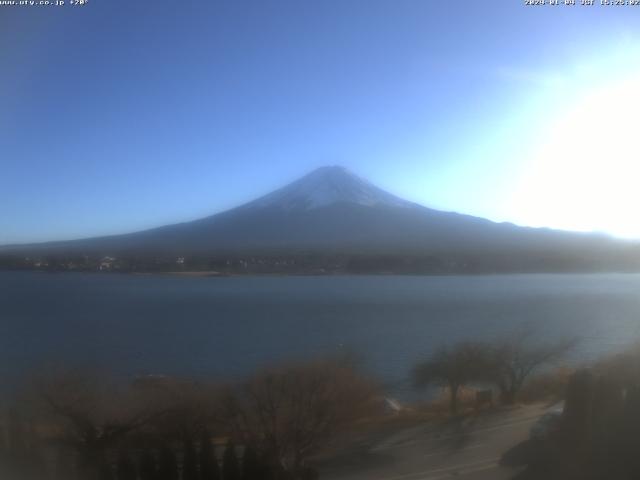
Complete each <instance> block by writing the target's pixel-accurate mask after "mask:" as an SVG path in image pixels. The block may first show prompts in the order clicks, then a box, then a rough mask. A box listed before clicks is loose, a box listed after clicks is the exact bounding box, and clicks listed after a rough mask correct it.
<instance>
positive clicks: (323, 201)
mask: <svg viewBox="0 0 640 480" xmlns="http://www.w3.org/2000/svg"><path fill="white" fill-rule="evenodd" d="M336 203H347V204H356V205H362V206H368V207H372V206H380V205H384V206H394V207H410V206H413V205H414V204H412V203H411V202H407V201H406V200H403V199H401V198H399V197H396V196H395V195H392V194H390V193H388V192H385V191H384V190H382V189H380V188H378V187H376V186H375V185H373V184H372V183H370V182H368V181H366V180H364V179H363V178H360V177H358V176H357V175H355V174H354V173H352V172H350V171H349V170H347V169H346V168H344V167H341V166H326V167H320V168H318V169H316V170H314V171H312V172H311V173H309V174H307V175H305V176H304V177H302V178H300V179H299V180H296V181H294V182H293V183H290V184H289V185H287V186H285V187H283V188H280V189H279V190H276V191H274V192H272V193H269V194H268V195H265V196H263V197H260V198H258V199H257V200H254V201H252V202H250V203H248V204H246V205H245V207H248V208H276V209H281V210H312V209H315V208H320V207H325V206H328V205H333V204H336Z"/></svg>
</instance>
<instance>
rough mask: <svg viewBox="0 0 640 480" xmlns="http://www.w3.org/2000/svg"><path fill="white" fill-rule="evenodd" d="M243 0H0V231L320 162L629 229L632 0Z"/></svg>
mask: <svg viewBox="0 0 640 480" xmlns="http://www.w3.org/2000/svg"><path fill="white" fill-rule="evenodd" d="M241 3H242V2H241ZM249 3H250V4H251V8H247V4H246V2H245V3H243V4H242V5H238V4H235V2H226V1H216V2H211V3H207V4H205V3H201V2H184V3H181V4H180V5H181V6H180V8H177V7H176V4H175V2H165V1H159V2H154V4H153V8H150V7H149V5H148V4H147V5H143V4H141V3H140V4H139V3H131V2H125V1H123V0H113V1H109V2H106V1H104V0H92V1H91V2H90V3H89V4H88V5H86V6H84V7H81V8H69V9H67V8H53V9H45V8H13V9H10V8H5V9H3V10H2V17H1V18H0V22H1V24H2V27H3V28H2V29H0V45H1V46H0V52H1V53H2V55H1V56H0V67H1V68H2V72H3V85H4V88H3V89H1V90H0V102H1V104H2V105H3V109H2V110H1V111H0V127H1V128H0V145H2V146H3V154H2V160H0V165H1V174H0V245H2V244H10V243H26V242H39V241H48V240H66V239H73V238H80V237H91V236H99V235H107V234H117V233H124V232H131V231H137V230H143V229H146V228H151V227H155V226H160V225H165V224H171V223H176V222H182V221H187V220H192V219H196V218H199V217H203V216H207V215H211V214H214V213H217V212H220V211H223V210H226V209H229V208H232V207H235V206H237V205H240V204H242V203H245V202H247V201H250V200H252V199H254V198H256V197H258V196H260V195H263V194H266V193H268V192H270V191H272V190H274V189H276V188H278V187H281V186H283V185H284V184H286V183H288V182H290V181H293V180H295V179H296V178H298V177H300V176H303V175H304V174H306V173H308V172H309V171H311V170H313V169H314V168H317V167H319V166H322V165H326V164H340V165H343V166H345V167H347V168H348V169H350V170H351V171H353V172H355V173H356V174H357V175H359V176H361V177H363V178H365V179H367V180H369V181H371V182H372V183H374V184H375V185H377V186H379V187H381V188H383V189H385V190H387V191H389V192H391V193H393V194H395V195H397V196H399V197H402V198H406V199H407V200H410V201H413V202H416V203H419V204H422V205H425V206H428V207H432V208H435V209H440V210H446V211H457V212H460V213H466V214H470V215H474V216H478V217H483V218H488V219H490V220H494V221H509V222H513V223H516V224H518V225H527V226H546V227H551V228H557V229H564V230H579V231H592V230H594V231H603V232H607V233H609V234H612V235H616V236H622V237H633V238H640V222H635V223H634V220H633V218H635V216H636V215H635V212H634V209H635V205H636V204H637V203H638V202H639V201H640V193H638V189H637V188H636V185H635V183H636V180H635V179H636V178H637V173H639V172H638V171H637V167H636V165H635V163H636V162H635V146H634V141H635V140H634V138H635V134H636V132H635V121H634V119H635V112H637V111H638V110H640V93H639V92H638V91H637V88H636V87H637V84H638V81H639V80H640V55H638V53H640V47H639V45H640V42H638V35H637V34H636V33H635V30H637V28H636V27H637V20H638V15H639V12H638V11H637V10H636V9H634V8H607V7H601V6H594V7H580V6H576V7H565V6H558V7H554V8H550V7H545V8H535V7H533V8H532V7H525V6H523V5H521V4H520V3H519V2H512V1H508V0H504V1H496V2H491V3H484V2H482V3H478V2H472V1H466V2H456V4H455V5H454V4H447V3H444V2H434V3H431V4H427V3H425V2H420V1H417V0H416V1H408V2H403V3H402V4H398V3H397V2H394V3H391V2H388V1H379V0H376V1H366V2H365V1H353V2H349V3H348V4H345V3H344V2H338V1H328V2H322V3H304V4H303V2H294V1H288V0H287V1H285V0H280V1H276V2H273V3H270V4H268V5H267V4H264V3H261V2H249ZM451 22H455V23H456V27H457V28H455V29H451V28H450V25H451ZM462 31H464V32H465V33H463V34H461V33H460V32H462Z"/></svg>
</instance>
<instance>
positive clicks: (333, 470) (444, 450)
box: [321, 405, 548, 480]
mask: <svg viewBox="0 0 640 480" xmlns="http://www.w3.org/2000/svg"><path fill="white" fill-rule="evenodd" d="M547 410H548V406H542V405H536V406H526V407H517V408H513V409H509V410H502V411H497V412H492V413H485V414H481V415H477V416H473V417H470V418H466V419H464V420H461V421H450V422H448V423H447V424H445V425H441V426H439V427H435V426H433V425H422V426H416V427H411V428H404V429H401V430H397V431H395V432H391V433H389V434H387V435H384V436H382V437H377V438H369V439H363V440H361V441H360V442H359V443H358V444H356V445H352V446H351V447H350V448H348V449H345V450H344V451H343V454H342V455H340V456H336V457H334V458H332V459H330V460H327V461H326V462H323V465H322V466H321V478H323V479H329V480H445V479H448V478H454V477H455V478H464V479H465V480H489V479H491V480H496V479H497V480H499V479H508V478H511V477H512V476H513V475H514V474H515V473H516V471H515V470H513V469H511V468H508V467H502V466H500V465H499V464H498V462H499V461H500V457H501V455H502V454H503V453H504V452H505V451H507V450H508V449H509V448H511V447H513V446H515V445H516V444H518V443H520V442H521V441H523V440H525V439H527V437H528V435H529V429H530V427H531V425H532V424H533V423H534V422H535V420H536V419H538V418H539V417H540V416H541V415H542V414H544V413H545V412H546V411H547Z"/></svg>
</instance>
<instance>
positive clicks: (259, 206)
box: [3, 167, 632, 268]
mask: <svg viewBox="0 0 640 480" xmlns="http://www.w3.org/2000/svg"><path fill="white" fill-rule="evenodd" d="M631 247H632V245H631V244H629V243H627V242H621V241H616V240H612V239H609V238H608V237H604V236H601V235H587V234H579V233H572V232H561V231H554V230H549V229H533V228H523V227H517V226H514V225H511V224H498V223H494V222H491V221H488V220H485V219H481V218H476V217H471V216H468V215H460V214H457V213H448V212H441V211H437V210H433V209H429V208H426V207H423V206H420V205H417V204H415V203H412V202H408V201H406V200H403V199H401V198H398V197H396V196H394V195H392V194H390V193H388V192H385V191H384V190H382V189H380V188H378V187H376V186H375V185H372V184H371V183H369V182H367V181H366V180H363V179H361V178H359V177H358V176H356V175H354V174H352V173H351V172H349V171H347V170H346V169H344V168H341V167H322V168H320V169H318V170H315V171H314V172H311V173H310V174H308V175H306V176H305V177H303V178H301V179H299V180H297V181H295V182H293V183H291V184H289V185H287V186H285V187H283V188H281V189H279V190H276V191H275V192H273V193H270V194H268V195H265V196H263V197H260V198H258V199H256V200H254V201H251V202H249V203H247V204H245V205H242V206H240V207H237V208H234V209H232V210H229V211H226V212H223V213H219V214H216V215H213V216H210V217H206V218H203V219H201V220H196V221H193V222H188V223H182V224H176V225H170V226H166V227H161V228H156V229H152V230H147V231H142V232H137V233H132V234H127V235H117V236H111V237H100V238H93V239H87V240H76V241H69V242H52V243H45V244H39V245H29V246H25V245H23V246H13V247H5V248H4V249H3V251H4V252H5V253H6V252H13V253H17V252H36V253H41V254H42V253H47V254H56V253H57V254H80V253H81V254H86V255H114V256H121V255H147V256H149V255H158V256H160V255H164V256H170V255H180V256H188V255H211V256H212V255H229V254H233V255H240V254H242V255H246V254H252V255H261V254H274V253H275V254H279V255H286V254H292V253H299V252H314V253H323V254H327V253H331V254H335V253H341V254H377V255H380V254H384V255H444V256H446V257H447V258H455V259H457V260H456V261H458V262H460V261H465V262H467V261H468V260H469V259H476V258H477V259H484V260H482V261H486V259H487V258H500V259H501V261H503V260H504V259H505V258H511V260H510V261H512V262H516V260H517V259H521V258H525V257H526V258H534V260H535V258H538V259H541V258H542V257H544V258H545V259H546V260H545V261H546V262H547V263H549V262H550V261H556V262H560V263H561V260H563V259H568V258H570V259H572V262H573V261H574V260H575V259H576V258H577V259H578V260H580V259H582V260H584V261H586V264H589V265H592V264H594V263H595V264H598V265H614V264H615V265H616V266H615V268H620V266H621V265H622V266H624V265H625V262H626V261H627V260H626V258H627V250H628V249H629V248H631ZM622 250H624V255H623V257H621V251H622ZM553 259H555V260H553ZM582 260H580V261H582ZM540 261H542V260H540ZM516 263H518V262H516ZM519 263H522V262H519ZM534 263H535V262H534Z"/></svg>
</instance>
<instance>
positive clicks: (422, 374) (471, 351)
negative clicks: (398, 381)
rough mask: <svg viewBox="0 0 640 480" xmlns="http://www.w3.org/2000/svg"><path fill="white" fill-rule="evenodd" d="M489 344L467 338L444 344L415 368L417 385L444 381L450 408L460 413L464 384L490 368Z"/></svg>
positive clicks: (414, 376)
mask: <svg viewBox="0 0 640 480" xmlns="http://www.w3.org/2000/svg"><path fill="white" fill-rule="evenodd" d="M486 352H487V350H486V347H485V346H484V345H483V344H480V343H473V342H465V343H459V344H456V345H454V346H452V347H442V348H440V349H439V350H437V351H436V352H435V353H434V354H433V355H431V357H430V358H429V359H428V360H426V361H424V362H422V363H419V364H417V365H416V366H415V367H414V369H413V380H414V385H415V386H416V387H418V388H423V387H426V386H428V385H440V386H443V387H447V388H448V389H449V408H450V411H451V413H452V414H454V415H455V414H457V413H458V393H459V391H460V388H461V387H463V386H465V385H467V384H468V383H470V382H472V381H476V380H478V379H479V378H480V377H481V376H482V375H483V372H485V371H486V360H487V355H486Z"/></svg>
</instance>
